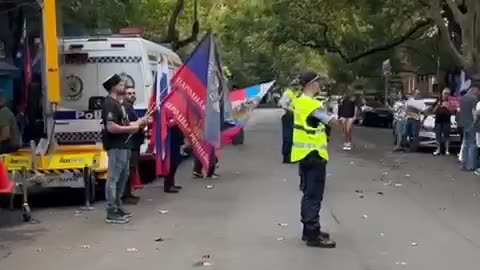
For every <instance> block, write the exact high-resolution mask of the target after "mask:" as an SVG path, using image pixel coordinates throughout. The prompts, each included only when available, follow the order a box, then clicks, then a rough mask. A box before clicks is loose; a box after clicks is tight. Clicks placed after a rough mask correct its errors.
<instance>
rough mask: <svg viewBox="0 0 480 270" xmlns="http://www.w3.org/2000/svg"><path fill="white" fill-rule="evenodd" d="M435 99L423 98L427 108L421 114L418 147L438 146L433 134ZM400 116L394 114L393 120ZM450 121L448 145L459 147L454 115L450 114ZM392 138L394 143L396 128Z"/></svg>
mask: <svg viewBox="0 0 480 270" xmlns="http://www.w3.org/2000/svg"><path fill="white" fill-rule="evenodd" d="M436 101H437V99H436V98H424V99H423V102H424V103H425V105H426V107H427V110H426V111H425V113H424V114H423V115H422V118H421V121H422V125H421V127H420V132H419V134H418V148H436V147H438V144H437V141H436V138H435V137H436V136H435V114H434V113H433V106H434V105H435V102H436ZM400 119H401V118H400V117H398V115H396V116H395V120H394V124H395V121H398V120H400ZM450 121H451V131H450V147H460V145H461V140H460V133H459V131H458V125H457V121H456V119H455V115H452V117H451V118H450ZM393 138H394V143H396V139H397V136H396V129H393Z"/></svg>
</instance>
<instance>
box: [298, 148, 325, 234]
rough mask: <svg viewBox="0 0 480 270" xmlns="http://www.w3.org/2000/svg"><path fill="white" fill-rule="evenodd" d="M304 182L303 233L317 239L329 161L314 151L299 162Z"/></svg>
mask: <svg viewBox="0 0 480 270" xmlns="http://www.w3.org/2000/svg"><path fill="white" fill-rule="evenodd" d="M299 170H300V175H301V178H302V179H303V184H302V191H303V197H302V203H301V218H302V220H301V221H302V223H303V235H304V236H306V237H308V238H309V239H315V238H316V237H318V236H319V234H320V208H321V204H322V200H323V194H324V192H325V180H326V176H327V175H326V172H327V161H326V160H325V159H323V158H321V157H320V156H319V155H318V152H317V151H312V152H311V153H310V154H308V155H307V156H306V157H305V158H304V159H303V160H301V161H300V162H299Z"/></svg>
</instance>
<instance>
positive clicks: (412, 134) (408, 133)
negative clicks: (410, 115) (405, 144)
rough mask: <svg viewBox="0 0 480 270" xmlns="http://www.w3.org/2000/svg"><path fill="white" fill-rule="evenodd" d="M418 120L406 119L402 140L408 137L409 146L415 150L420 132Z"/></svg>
mask: <svg viewBox="0 0 480 270" xmlns="http://www.w3.org/2000/svg"><path fill="white" fill-rule="evenodd" d="M420 124H421V123H420V120H415V119H407V124H406V127H405V136H404V141H407V138H409V139H410V141H409V142H410V148H412V149H414V150H416V148H417V146H418V133H419V132H420Z"/></svg>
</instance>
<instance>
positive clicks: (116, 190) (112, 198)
mask: <svg viewBox="0 0 480 270" xmlns="http://www.w3.org/2000/svg"><path fill="white" fill-rule="evenodd" d="M107 153H108V176H107V183H106V184H105V199H106V200H107V211H115V210H118V209H120V208H121V206H122V194H123V193H124V191H125V186H126V184H127V182H128V174H129V169H130V167H129V163H130V150H128V149H110V150H108V152H107Z"/></svg>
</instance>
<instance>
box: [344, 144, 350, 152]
mask: <svg viewBox="0 0 480 270" xmlns="http://www.w3.org/2000/svg"><path fill="white" fill-rule="evenodd" d="M346 148H347V149H345V150H347V151H350V150H352V144H351V143H347V145H346Z"/></svg>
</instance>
